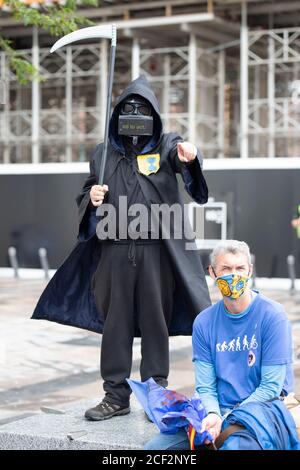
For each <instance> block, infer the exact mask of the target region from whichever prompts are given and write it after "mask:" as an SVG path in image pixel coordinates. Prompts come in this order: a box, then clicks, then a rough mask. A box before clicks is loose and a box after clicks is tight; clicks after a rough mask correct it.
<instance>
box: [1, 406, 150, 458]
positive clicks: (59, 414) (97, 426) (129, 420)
mask: <svg viewBox="0 0 300 470" xmlns="http://www.w3.org/2000/svg"><path fill="white" fill-rule="evenodd" d="M98 401H99V400H98ZM98 401H97V400H84V401H81V402H79V403H77V404H76V405H73V406H68V407H67V408H59V409H57V410H56V409H54V408H52V409H46V408H45V409H44V412H41V413H40V414H37V415H35V416H31V417H27V418H24V419H21V420H18V421H15V422H11V423H9V424H4V425H2V426H0V450H131V449H143V446H144V445H145V443H146V442H147V441H148V440H149V439H151V437H152V436H153V435H154V434H155V433H157V428H156V426H155V425H154V424H153V423H150V422H149V421H148V420H147V419H146V417H145V414H144V411H143V410H142V408H141V406H140V405H139V404H138V403H137V401H136V400H135V398H134V397H132V399H131V413H130V414H128V415H126V416H116V417H114V418H111V419H109V420H105V421H98V422H92V421H87V420H86V419H85V418H84V412H85V410H87V409H88V408H91V407H93V406H95V405H96V404H97V403H98Z"/></svg>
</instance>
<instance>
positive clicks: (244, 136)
mask: <svg viewBox="0 0 300 470" xmlns="http://www.w3.org/2000/svg"><path fill="white" fill-rule="evenodd" d="M240 60H241V83H240V113H241V114H240V127H241V130H240V135H241V137H240V154H241V158H248V156H249V142H248V88H249V84H248V81H249V78H248V28H247V3H246V1H245V0H243V1H242V23H241V46H240Z"/></svg>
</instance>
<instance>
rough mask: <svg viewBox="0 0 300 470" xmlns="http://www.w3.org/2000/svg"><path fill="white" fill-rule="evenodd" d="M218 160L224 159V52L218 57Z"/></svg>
mask: <svg viewBox="0 0 300 470" xmlns="http://www.w3.org/2000/svg"><path fill="white" fill-rule="evenodd" d="M218 82H219V83H218V84H219V96H218V147H219V151H218V158H224V127H225V123H224V118H225V114H224V111H225V51H220V52H219V56H218Z"/></svg>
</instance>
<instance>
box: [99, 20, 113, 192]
mask: <svg viewBox="0 0 300 470" xmlns="http://www.w3.org/2000/svg"><path fill="white" fill-rule="evenodd" d="M116 44H117V31H116V26H115V25H113V36H112V40H111V47H110V61H109V74H108V90H107V106H106V117H105V131H104V143H103V153H102V158H101V166H100V173H99V185H101V186H102V185H103V178H104V170H105V164H106V158H107V147H108V129H109V120H110V110H111V101H112V85H113V77H114V69H115V58H116Z"/></svg>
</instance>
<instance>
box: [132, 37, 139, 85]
mask: <svg viewBox="0 0 300 470" xmlns="http://www.w3.org/2000/svg"><path fill="white" fill-rule="evenodd" d="M139 74H140V45H139V41H138V39H137V38H133V41H132V51H131V78H132V80H135V79H136V78H138V76H139Z"/></svg>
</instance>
